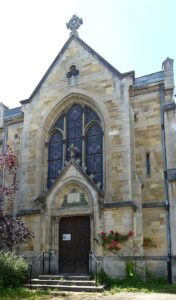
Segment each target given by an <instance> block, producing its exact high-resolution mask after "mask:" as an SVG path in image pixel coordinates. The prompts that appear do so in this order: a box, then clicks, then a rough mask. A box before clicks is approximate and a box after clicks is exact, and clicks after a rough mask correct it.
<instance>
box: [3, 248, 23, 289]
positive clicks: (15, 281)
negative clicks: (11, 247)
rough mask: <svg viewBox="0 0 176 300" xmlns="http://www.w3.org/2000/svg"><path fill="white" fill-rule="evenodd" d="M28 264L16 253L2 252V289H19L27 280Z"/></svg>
mask: <svg viewBox="0 0 176 300" xmlns="http://www.w3.org/2000/svg"><path fill="white" fill-rule="evenodd" d="M27 276H28V264H27V262H26V261H25V260H24V259H23V258H22V257H20V256H17V255H16V254H15V253H14V252H8V251H0V288H1V289H2V288H4V287H13V288H15V287H19V286H20V285H21V284H23V283H24V282H25V281H26V280H27Z"/></svg>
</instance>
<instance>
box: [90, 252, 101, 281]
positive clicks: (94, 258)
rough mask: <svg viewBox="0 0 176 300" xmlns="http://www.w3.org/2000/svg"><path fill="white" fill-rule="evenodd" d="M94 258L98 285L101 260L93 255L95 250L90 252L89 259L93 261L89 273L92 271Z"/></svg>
mask: <svg viewBox="0 0 176 300" xmlns="http://www.w3.org/2000/svg"><path fill="white" fill-rule="evenodd" d="M92 260H94V261H95V283H96V286H97V284H98V266H99V264H100V263H99V261H98V260H97V259H96V257H95V256H94V255H93V252H92V251H90V253H89V261H91V265H89V267H90V268H89V274H91V273H92Z"/></svg>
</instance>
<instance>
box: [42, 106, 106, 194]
mask: <svg viewBox="0 0 176 300" xmlns="http://www.w3.org/2000/svg"><path fill="white" fill-rule="evenodd" d="M102 139H103V131H102V128H101V122H100V118H99V117H98V115H97V113H96V112H95V111H94V110H93V109H92V108H90V107H88V106H84V107H82V106H81V105H79V104H73V105H72V106H71V107H70V108H69V110H68V111H67V112H66V113H65V114H62V115H61V116H60V117H59V118H58V120H57V121H56V122H55V124H54V126H53V128H52V135H51V137H50V140H49V147H48V188H49V189H50V188H51V186H52V185H53V183H54V182H55V180H56V178H57V177H58V176H59V174H60V172H61V171H62V168H63V165H64V162H65V160H67V161H69V160H70V159H72V158H73V156H72V155H71V153H72V151H71V149H72V148H73V147H74V149H76V151H75V152H74V156H75V157H74V159H76V160H77V161H79V163H80V166H82V168H83V170H84V171H86V173H87V174H88V175H89V176H90V177H91V179H92V180H93V181H94V183H95V184H97V186H98V187H99V188H103V141H102Z"/></svg>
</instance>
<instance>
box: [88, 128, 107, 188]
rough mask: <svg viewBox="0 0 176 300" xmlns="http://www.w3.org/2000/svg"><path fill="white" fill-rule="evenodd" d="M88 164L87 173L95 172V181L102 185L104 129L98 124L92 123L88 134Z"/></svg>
mask: <svg viewBox="0 0 176 300" xmlns="http://www.w3.org/2000/svg"><path fill="white" fill-rule="evenodd" d="M86 166H87V173H88V174H93V176H94V177H93V180H94V181H95V183H99V184H100V187H102V184H103V176H102V172H103V163H102V130H101V128H100V127H99V126H98V125H97V124H94V125H92V126H91V127H90V128H89V130H88V132H87V134H86Z"/></svg>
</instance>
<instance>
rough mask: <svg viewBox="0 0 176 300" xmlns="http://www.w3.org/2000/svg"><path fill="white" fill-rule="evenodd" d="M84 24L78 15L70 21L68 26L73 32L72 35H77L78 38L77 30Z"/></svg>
mask: <svg viewBox="0 0 176 300" xmlns="http://www.w3.org/2000/svg"><path fill="white" fill-rule="evenodd" d="M81 24H83V20H82V19H81V18H79V17H77V16H76V15H73V17H72V18H71V19H70V21H69V22H68V23H67V24H66V25H67V29H70V30H71V33H70V35H76V36H78V32H77V29H78V28H79V27H80V26H81Z"/></svg>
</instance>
